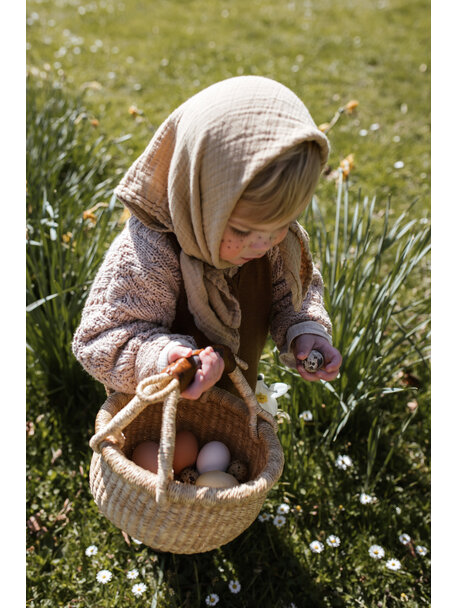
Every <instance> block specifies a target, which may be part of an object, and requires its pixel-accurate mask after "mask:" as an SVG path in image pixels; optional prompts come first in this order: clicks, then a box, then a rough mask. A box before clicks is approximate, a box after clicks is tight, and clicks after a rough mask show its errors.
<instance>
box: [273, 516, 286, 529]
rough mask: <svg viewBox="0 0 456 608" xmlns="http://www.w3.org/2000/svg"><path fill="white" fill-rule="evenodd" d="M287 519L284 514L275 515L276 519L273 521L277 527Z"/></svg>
mask: <svg viewBox="0 0 456 608" xmlns="http://www.w3.org/2000/svg"><path fill="white" fill-rule="evenodd" d="M286 521H287V520H286V519H285V517H284V516H283V515H276V516H275V517H274V521H273V522H272V523H273V524H274V526H275V527H276V528H281V527H282V526H284V525H285V524H286Z"/></svg>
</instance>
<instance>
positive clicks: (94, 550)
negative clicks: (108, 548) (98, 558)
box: [85, 545, 98, 557]
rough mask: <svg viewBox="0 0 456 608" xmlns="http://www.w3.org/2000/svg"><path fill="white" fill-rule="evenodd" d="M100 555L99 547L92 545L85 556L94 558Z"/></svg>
mask: <svg viewBox="0 0 456 608" xmlns="http://www.w3.org/2000/svg"><path fill="white" fill-rule="evenodd" d="M97 553H98V547H97V546H96V545H90V546H89V547H87V549H86V550H85V554H86V555H87V557H92V555H96V554H97Z"/></svg>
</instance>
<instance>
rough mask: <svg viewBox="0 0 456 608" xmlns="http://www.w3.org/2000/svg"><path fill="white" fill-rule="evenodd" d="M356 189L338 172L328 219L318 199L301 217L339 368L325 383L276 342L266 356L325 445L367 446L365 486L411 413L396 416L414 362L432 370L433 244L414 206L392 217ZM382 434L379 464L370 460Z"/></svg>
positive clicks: (285, 439) (288, 437)
mask: <svg viewBox="0 0 456 608" xmlns="http://www.w3.org/2000/svg"><path fill="white" fill-rule="evenodd" d="M352 196H353V194H352V193H351V191H350V189H349V186H348V182H347V181H346V180H344V179H343V175H342V174H341V176H340V181H339V184H338V190H337V196H336V201H335V207H334V212H333V215H334V216H335V220H334V218H331V225H334V228H331V229H330V228H328V227H327V223H328V222H327V221H326V220H325V217H324V213H323V212H322V210H321V209H320V206H319V204H318V201H317V200H316V199H314V200H313V202H312V204H311V206H310V207H309V209H308V210H307V211H306V215H305V217H304V218H303V223H304V225H305V227H306V229H307V231H308V232H309V236H310V240H311V244H312V247H313V249H314V252H315V257H316V258H317V261H318V264H319V265H320V266H321V272H322V275H323V279H324V282H325V285H326V301H325V305H326V308H327V310H328V312H329V315H330V318H331V320H332V323H333V343H334V345H335V346H336V347H337V348H338V349H339V350H340V352H341V354H342V356H343V364H342V367H341V373H340V375H339V377H338V378H337V380H335V381H333V382H331V383H330V382H319V383H305V382H302V381H301V380H300V378H299V376H298V375H297V373H296V372H293V371H291V370H289V369H285V368H284V367H282V366H281V365H280V364H279V360H278V353H277V351H275V353H274V354H275V357H274V363H272V361H273V360H272V359H271V358H269V359H265V360H264V363H265V364H266V365H265V371H266V374H268V372H269V374H271V373H272V376H273V377H274V378H276V376H277V374H278V375H279V377H280V378H281V379H283V380H284V381H289V382H290V381H291V383H292V385H293V392H292V402H293V403H292V415H293V414H294V417H295V420H297V416H298V413H299V411H300V410H303V409H311V411H312V413H313V416H314V420H315V424H316V425H317V428H318V433H319V435H320V440H321V442H322V443H325V444H326V445H327V446H329V445H330V444H332V443H335V442H336V441H337V440H338V438H339V436H340V438H341V439H344V438H345V439H347V437H349V438H350V439H353V437H356V438H357V441H356V443H359V444H361V445H365V448H366V450H367V453H366V475H365V484H366V487H368V486H369V485H370V486H372V484H374V485H375V483H377V482H378V481H379V480H380V477H381V473H382V471H383V470H384V468H385V466H386V464H387V463H388V461H389V460H390V459H391V457H392V455H393V453H394V450H395V448H396V447H397V445H398V443H399V442H400V441H401V437H402V434H403V433H404V432H405V430H406V428H407V426H408V425H409V423H410V421H411V419H412V418H413V416H414V415H415V413H416V410H415V409H413V407H412V408H410V409H407V408H406V407H404V408H402V409H400V412H401V414H400V415H397V408H396V404H397V403H398V402H399V403H402V404H403V405H405V403H404V399H407V400H410V399H411V395H410V391H413V390H416V387H414V386H410V384H413V383H410V382H408V383H407V382H405V380H406V379H407V378H408V377H410V376H411V377H412V378H414V379H415V381H416V380H417V378H416V377H414V376H413V375H412V374H411V373H410V372H411V371H413V370H417V369H418V370H420V373H421V374H424V375H428V371H429V365H428V358H429V349H430V341H429V331H430V330H429V321H430V299H429V293H428V287H427V285H428V281H426V280H423V279H422V277H421V274H420V273H423V272H424V271H425V263H426V261H427V256H428V254H429V250H430V228H429V226H428V223H427V221H426V220H425V221H424V222H421V221H420V219H419V218H416V217H412V216H411V213H410V210H409V211H406V212H404V213H401V214H400V215H399V216H398V217H397V218H396V219H392V215H394V214H393V213H391V207H390V201H388V202H387V203H386V205H385V207H384V209H383V210H382V212H380V213H379V212H376V209H375V203H376V201H375V197H373V198H372V199H370V200H369V198H368V197H364V198H361V196H360V195H359V194H358V196H357V197H355V200H352ZM417 285H418V287H417ZM271 366H272V367H271ZM287 379H288V380H287ZM404 392H405V394H402V393H404ZM401 397H402V401H400V399H401ZM395 408H396V409H395ZM387 412H389V414H393V418H394V420H393V418H392V417H391V415H387ZM394 412H396V413H394ZM292 417H293V416H292ZM349 423H350V424H349ZM347 425H348V427H347ZM298 427H299V425H298ZM284 429H285V431H284V433H285V435H283V436H282V437H281V440H282V443H284V447H285V446H286V445H287V444H288V443H289V444H290V446H291V445H292V444H293V442H295V441H297V440H298V439H299V432H297V433H294V434H293V427H292V426H290V425H284ZM344 433H345V434H344ZM387 434H388V441H387V444H386V447H385V450H383V460H382V463H381V464H380V463H379V462H377V463H375V461H376V460H377V461H379V460H380V458H379V445H380V444H381V443H382V442H381V437H382V436H383V437H384V436H385V435H387ZM358 440H359V441H358ZM290 465H291V463H290ZM291 468H293V467H292V465H291ZM374 470H375V471H376V474H375V476H373V473H374Z"/></svg>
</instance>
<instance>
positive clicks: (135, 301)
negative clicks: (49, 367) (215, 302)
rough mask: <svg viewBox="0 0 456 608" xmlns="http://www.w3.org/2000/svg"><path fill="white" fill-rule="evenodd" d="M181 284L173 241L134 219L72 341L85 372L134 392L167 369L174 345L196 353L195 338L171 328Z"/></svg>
mask: <svg viewBox="0 0 456 608" xmlns="http://www.w3.org/2000/svg"><path fill="white" fill-rule="evenodd" d="M181 281H182V278H181V273H180V268H179V260H178V256H177V254H176V252H175V250H174V248H173V247H172V245H171V243H170V241H169V237H168V236H167V235H166V234H162V233H157V232H154V231H152V230H150V229H149V228H147V227H146V226H144V225H143V224H141V222H140V221H139V220H137V219H136V218H134V217H132V218H130V219H129V221H128V222H127V225H126V227H125V229H124V230H123V231H122V233H121V234H120V235H119V236H118V237H117V238H116V239H115V241H114V242H113V244H112V245H111V247H110V249H109V250H108V252H107V254H106V257H105V259H104V261H103V263H102V265H101V267H100V269H99V271H98V273H97V275H96V277H95V280H94V282H93V285H92V288H91V290H90V293H89V296H88V298H87V301H86V304H85V306H84V310H83V312H82V316H81V322H80V325H79V327H78V329H77V330H76V332H75V335H74V338H73V353H74V355H75V357H76V358H77V359H78V361H79V362H80V363H81V364H82V366H83V367H84V369H85V370H86V371H87V372H88V373H89V374H91V375H92V376H93V377H95V378H96V379H97V380H99V381H100V382H102V383H103V384H105V385H106V386H109V387H110V388H112V389H114V390H118V391H122V392H125V393H134V392H135V389H136V385H137V384H138V382H139V381H141V380H142V379H144V378H145V377H147V376H149V375H151V374H155V373H157V372H158V371H160V369H161V368H162V367H163V366H164V365H163V357H161V359H160V355H161V354H162V352H163V351H164V349H166V347H168V346H169V345H170V343H171V342H178V343H180V344H184V345H186V346H190V347H192V348H195V347H196V344H195V342H194V340H193V338H191V337H190V336H181V335H177V334H171V331H170V329H169V328H170V327H171V324H172V322H173V320H174V316H175V312H176V302H177V298H178V295H179V290H180V286H181Z"/></svg>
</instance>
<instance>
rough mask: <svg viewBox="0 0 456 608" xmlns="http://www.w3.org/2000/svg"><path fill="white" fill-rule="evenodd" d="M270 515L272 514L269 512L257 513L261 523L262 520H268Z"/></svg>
mask: <svg viewBox="0 0 456 608" xmlns="http://www.w3.org/2000/svg"><path fill="white" fill-rule="evenodd" d="M271 517H272V515H271V514H270V513H260V514H259V515H258V521H261V523H263V522H264V521H268V520H270V519H271Z"/></svg>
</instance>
